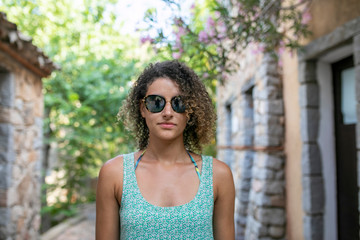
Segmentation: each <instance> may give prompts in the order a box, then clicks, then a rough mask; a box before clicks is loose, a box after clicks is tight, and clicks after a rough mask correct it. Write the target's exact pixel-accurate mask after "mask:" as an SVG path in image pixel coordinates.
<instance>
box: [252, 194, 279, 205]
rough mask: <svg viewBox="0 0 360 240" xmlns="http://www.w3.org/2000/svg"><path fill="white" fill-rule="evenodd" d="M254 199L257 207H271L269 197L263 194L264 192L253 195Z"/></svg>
mask: <svg viewBox="0 0 360 240" xmlns="http://www.w3.org/2000/svg"><path fill="white" fill-rule="evenodd" d="M254 198H255V200H254V202H255V204H256V205H257V206H259V207H273V205H272V201H271V196H269V195H266V194H264V192H259V193H257V194H254ZM274 206H275V205H274Z"/></svg>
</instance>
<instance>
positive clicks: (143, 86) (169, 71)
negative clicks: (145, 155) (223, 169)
mask: <svg viewBox="0 0 360 240" xmlns="http://www.w3.org/2000/svg"><path fill="white" fill-rule="evenodd" d="M158 78H168V79H170V80H173V81H174V82H176V83H177V85H178V86H179V90H180V92H181V94H182V95H183V96H185V99H186V101H185V104H186V110H185V114H186V116H187V119H188V121H187V124H186V127H185V130H184V133H183V136H184V146H185V148H186V149H188V150H189V151H193V152H194V151H200V152H201V150H202V146H203V145H204V144H207V143H209V142H210V141H211V140H212V137H213V134H214V126H215V120H216V114H215V112H214V107H213V105H212V102H211V98H210V96H209V94H208V92H207V91H206V89H205V86H204V84H203V83H202V82H201V80H200V79H199V77H198V76H197V75H196V73H195V72H194V71H193V70H192V69H191V68H189V67H188V66H186V65H185V64H184V63H181V62H179V61H177V60H172V61H164V62H157V63H155V64H150V65H149V66H148V67H146V68H145V70H144V71H143V72H142V73H141V74H140V76H139V78H138V79H137V81H136V82H135V84H134V85H133V87H132V89H131V90H130V93H129V95H128V97H127V98H126V99H125V100H124V102H123V105H122V107H121V108H120V111H119V113H118V119H119V120H123V122H124V125H125V126H126V128H127V129H128V130H130V131H131V132H132V133H133V135H134V137H135V139H136V141H137V145H138V147H139V149H145V148H146V146H147V145H148V140H149V129H148V127H147V125H146V122H145V119H144V118H143V117H142V116H141V112H140V104H139V103H140V101H141V100H142V99H143V98H144V97H145V95H146V92H147V90H148V87H149V86H150V84H151V83H152V82H154V81H155V80H156V79H158Z"/></svg>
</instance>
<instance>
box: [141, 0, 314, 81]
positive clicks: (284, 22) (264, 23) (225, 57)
mask: <svg viewBox="0 0 360 240" xmlns="http://www.w3.org/2000/svg"><path fill="white" fill-rule="evenodd" d="M164 1H165V2H167V3H168V4H169V5H170V6H171V7H172V9H175V10H173V11H174V17H173V20H172V26H173V33H172V34H166V33H165V32H164V31H163V29H161V25H159V24H158V22H157V19H156V17H155V16H156V14H155V13H154V12H152V14H150V15H148V16H147V18H146V19H147V21H148V22H149V23H150V24H149V28H148V31H149V32H150V30H151V31H152V32H153V29H154V28H155V29H157V33H158V34H157V35H155V36H153V39H151V42H152V43H153V44H154V46H155V47H158V48H160V49H161V51H164V49H166V51H168V52H170V54H172V56H173V57H174V58H178V59H181V60H183V61H185V62H187V63H189V65H190V66H191V67H192V68H194V69H195V70H196V71H197V73H198V74H199V75H200V76H201V77H202V78H203V79H204V80H208V81H210V82H213V81H219V82H222V81H223V80H224V79H226V77H227V75H228V73H231V72H233V71H236V70H237V68H238V64H239V63H238V58H236V57H234V56H239V54H240V53H241V52H242V51H243V50H244V49H246V48H247V47H249V46H251V47H252V48H253V49H254V51H255V52H266V53H270V54H271V55H272V56H273V57H275V58H277V57H278V56H279V55H280V54H281V52H282V51H283V49H285V48H287V49H290V50H296V49H298V48H299V47H300V44H299V42H300V39H301V38H303V37H307V36H308V35H309V34H310V31H309V30H308V25H307V22H308V21H309V18H310V14H309V12H308V7H309V4H310V3H311V0H302V1H296V2H295V0H290V1H285V0H283V1H276V0H203V1H196V2H195V4H194V5H193V6H192V7H191V9H190V13H191V14H190V15H185V16H184V12H189V11H187V9H186V10H184V9H181V7H182V6H181V4H180V3H179V2H180V1H169V0H164ZM208 86H212V84H208Z"/></svg>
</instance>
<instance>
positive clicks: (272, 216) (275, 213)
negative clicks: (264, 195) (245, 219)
mask: <svg viewBox="0 0 360 240" xmlns="http://www.w3.org/2000/svg"><path fill="white" fill-rule="evenodd" d="M285 217H286V216H285V210H284V209H283V208H259V209H258V211H257V215H256V219H258V220H259V222H261V223H263V224H271V225H284V224H285V220H286V219H285Z"/></svg>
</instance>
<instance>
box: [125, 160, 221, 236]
mask: <svg viewBox="0 0 360 240" xmlns="http://www.w3.org/2000/svg"><path fill="white" fill-rule="evenodd" d="M201 157H202V161H203V164H202V170H201V180H200V185H199V189H198V192H197V194H196V196H195V197H194V199H193V200H191V201H190V202H188V203H186V204H184V205H180V206H174V207H159V206H155V205H152V204H150V203H149V202H147V201H146V200H145V199H144V197H143V196H142V195H141V192H140V189H139V187H138V185H137V181H136V175H135V167H134V153H130V154H126V155H124V180H123V192H122V198H121V207H120V210H119V213H120V229H121V232H120V239H136V240H141V239H214V237H213V210H214V194H213V171H212V162H213V161H212V160H213V159H212V157H210V156H201Z"/></svg>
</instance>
